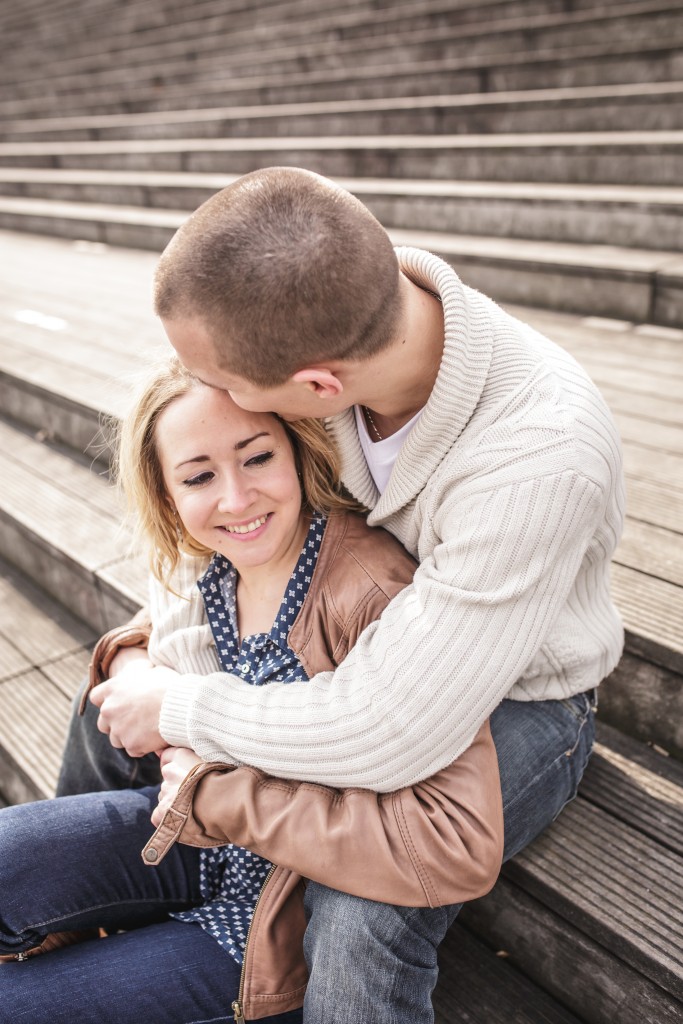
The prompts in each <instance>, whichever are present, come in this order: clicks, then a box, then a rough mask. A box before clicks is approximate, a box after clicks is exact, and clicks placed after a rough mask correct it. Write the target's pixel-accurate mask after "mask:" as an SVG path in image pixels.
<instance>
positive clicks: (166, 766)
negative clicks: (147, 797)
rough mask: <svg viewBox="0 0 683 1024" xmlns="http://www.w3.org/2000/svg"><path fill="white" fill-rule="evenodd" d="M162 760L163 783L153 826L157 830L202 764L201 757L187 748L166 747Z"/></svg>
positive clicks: (153, 816) (153, 818) (153, 817)
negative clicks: (194, 771) (179, 794)
mask: <svg viewBox="0 0 683 1024" xmlns="http://www.w3.org/2000/svg"><path fill="white" fill-rule="evenodd" d="M160 760H161V776H162V779H163V782H162V783H161V790H160V792H159V803H158V804H157V806H156V807H155V809H154V813H153V814H152V824H153V825H154V827H155V828H158V827H159V825H160V824H161V822H162V819H163V817H164V815H165V814H166V811H167V810H168V809H169V807H170V806H171V805H172V803H173V801H174V800H175V798H176V797H177V795H178V790H179V789H180V786H181V785H182V783H183V781H184V780H185V779H186V778H187V775H188V773H189V772H190V771H191V770H192V769H193V768H194V766H195V765H197V764H201V762H202V759H201V757H198V756H197V754H195V752H194V750H189V749H188V748H187V747H166V749H165V750H163V751H162V753H161V758H160Z"/></svg>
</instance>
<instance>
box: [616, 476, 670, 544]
mask: <svg viewBox="0 0 683 1024" xmlns="http://www.w3.org/2000/svg"><path fill="white" fill-rule="evenodd" d="M626 514H627V516H628V517H629V519H639V520H641V521H642V522H644V523H650V524H651V525H652V526H660V527H663V528H664V529H666V530H673V531H675V532H677V533H679V534H681V533H683V491H674V490H672V489H671V488H669V487H665V486H664V485H663V484H659V483H653V482H652V481H650V480H641V479H639V478H638V477H631V476H627V477H626Z"/></svg>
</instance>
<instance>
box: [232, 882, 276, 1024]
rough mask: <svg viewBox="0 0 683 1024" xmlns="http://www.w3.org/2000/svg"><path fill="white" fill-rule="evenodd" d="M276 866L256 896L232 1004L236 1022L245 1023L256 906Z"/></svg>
mask: <svg viewBox="0 0 683 1024" xmlns="http://www.w3.org/2000/svg"><path fill="white" fill-rule="evenodd" d="M276 868H277V865H276V864H273V866H272V867H271V869H270V871H269V872H268V874H267V875H266V880H265V882H264V883H263V885H262V886H261V891H260V893H259V894H258V896H257V898H256V903H255V904H254V913H253V914H252V915H251V921H250V922H249V930H248V931H247V938H246V942H245V943H244V952H243V954H242V971H241V973H240V987H239V991H238V993H237V999H235V1000H234V1002H233V1004H232V1012H233V1014H234V1015H235V1024H245V1020H244V1012H243V1010H242V1005H243V1001H244V978H245V975H246V971H247V949H248V947H249V939H250V937H251V926H252V924H253V923H254V918H255V917H256V908H257V907H258V905H259V903H260V902H261V897H262V896H263V893H264V890H265V888H266V886H267V885H268V882H269V881H270V879H271V877H272V875H273V872H274V871H275V869H276Z"/></svg>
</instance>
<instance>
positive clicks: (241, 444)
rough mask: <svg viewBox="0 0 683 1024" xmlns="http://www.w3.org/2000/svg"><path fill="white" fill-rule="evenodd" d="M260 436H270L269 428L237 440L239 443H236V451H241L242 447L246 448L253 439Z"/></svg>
mask: <svg viewBox="0 0 683 1024" xmlns="http://www.w3.org/2000/svg"><path fill="white" fill-rule="evenodd" d="M259 437H270V434H269V433H268V431H267V430H262V431H261V432H260V434H253V435H252V437H245V439H244V441H238V442H237V444H236V445H235V451H236V452H239V451H241V450H242V448H246V447H247V445H248V444H251V442H252V441H256V439H257V438H259Z"/></svg>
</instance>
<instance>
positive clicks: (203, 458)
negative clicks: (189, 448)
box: [174, 430, 270, 469]
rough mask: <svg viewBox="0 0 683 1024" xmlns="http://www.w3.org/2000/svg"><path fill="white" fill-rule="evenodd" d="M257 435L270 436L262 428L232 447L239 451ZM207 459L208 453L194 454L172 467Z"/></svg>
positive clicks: (255, 438) (177, 467)
mask: <svg viewBox="0 0 683 1024" xmlns="http://www.w3.org/2000/svg"><path fill="white" fill-rule="evenodd" d="M259 437H270V434H269V433H268V431H267V430H262V431H261V432H260V433H258V434H252V436H251V437H245V439H244V440H243V441H238V442H237V443H236V444H235V445H234V446H233V447H234V449H235V451H236V452H239V451H241V450H242V449H243V448H246V447H247V445H248V444H251V442H252V441H256V440H258V438H259ZM208 461H209V456H208V455H195V456H194V458H192V459H184V460H183V461H182V462H179V463H178V465H177V466H174V469H180V467H181V466H187V465H188V463H190V462H208Z"/></svg>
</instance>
